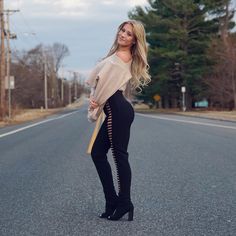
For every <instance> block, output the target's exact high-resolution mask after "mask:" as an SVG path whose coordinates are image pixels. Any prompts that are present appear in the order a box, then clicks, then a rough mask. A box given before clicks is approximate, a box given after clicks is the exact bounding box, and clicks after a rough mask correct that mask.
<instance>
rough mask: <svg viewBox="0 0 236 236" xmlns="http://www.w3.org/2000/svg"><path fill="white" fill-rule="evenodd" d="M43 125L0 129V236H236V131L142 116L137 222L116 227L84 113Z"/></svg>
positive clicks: (136, 162)
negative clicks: (106, 213)
mask: <svg viewBox="0 0 236 236" xmlns="http://www.w3.org/2000/svg"><path fill="white" fill-rule="evenodd" d="M37 122H39V121H37ZM37 122H31V123H28V124H24V125H18V126H12V127H7V128H2V129H0V235H1V236H8V235H9V236H13V235H15V236H21V235H24V236H25V235H27V236H28V235H29V236H31V235H32V236H33V235H37V236H47V235H48V236H51V235H52V236H54V235H55V236H59V235H62V236H67V235H68V236H70V235H79V236H80V235H81V236H86V235H89V236H90V235H91V236H92V235H99V236H103V235H106V236H107V235H114V236H116V235H122V236H126V235H135V236H143V235H148V236H149V235H151V236H156V235H157V236H162V235H163V236H172V235H173V236H175V235H178V236H185V235H186V236H191V235H194V236H203V235H207V236H208V235H212V236H218V235H220V236H229V235H230V236H234V235H236V123H233V122H222V121H213V120H209V119H199V118H189V117H183V116H173V115H139V114H136V117H135V121H134V123H133V125H132V131H131V139H130V146H129V153H130V163H131V168H132V171H133V172H132V200H133V203H134V206H135V212H134V221H133V222H127V221H125V219H123V220H121V221H119V222H110V221H107V220H104V219H100V218H98V217H97V215H98V214H99V213H101V212H102V211H103V208H104V199H103V192H102V189H101V184H100V182H99V179H98V177H97V173H96V170H95V167H94V165H93V163H92V160H91V158H90V156H89V155H88V154H86V150H87V145H88V142H89V139H90V136H91V134H92V131H93V127H94V125H93V124H90V123H88V122H87V119H86V106H83V107H81V108H80V109H79V110H74V111H67V112H65V113H64V114H57V115H54V116H52V117H50V118H48V119H46V120H43V121H41V123H37ZM109 160H110V161H111V164H112V168H113V169H114V164H113V160H112V158H111V155H110V153H109ZM124 218H126V217H124Z"/></svg>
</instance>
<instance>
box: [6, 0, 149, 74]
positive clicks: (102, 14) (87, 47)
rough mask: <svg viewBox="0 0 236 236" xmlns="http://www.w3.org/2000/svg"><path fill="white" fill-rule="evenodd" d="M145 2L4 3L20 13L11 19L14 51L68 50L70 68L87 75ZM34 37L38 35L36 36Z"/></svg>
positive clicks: (64, 0) (51, 0) (46, 0)
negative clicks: (52, 47)
mask: <svg viewBox="0 0 236 236" xmlns="http://www.w3.org/2000/svg"><path fill="white" fill-rule="evenodd" d="M145 2H146V1H145V0H124V1H121V0H99V1H98V0H5V8H6V9H20V13H16V14H13V15H12V16H11V18H10V26H11V31H12V32H14V33H16V34H17V40H12V41H11V45H12V48H13V49H18V50H21V49H26V50H27V49H30V48H33V47H35V46H36V45H37V44H39V43H43V44H44V45H52V44H53V43H54V42H60V43H63V44H65V45H67V46H68V48H69V50H70V52H71V53H70V56H69V57H67V58H66V59H65V61H64V64H65V66H66V67H67V68H74V69H75V68H77V69H78V70H80V71H83V72H84V73H85V72H86V71H88V70H89V69H90V68H91V67H92V66H94V64H95V63H96V62H97V61H98V60H99V59H101V57H103V56H105V55H106V54H107V52H108V50H109V49H110V47H111V45H112V43H113V40H114V37H115V33H116V30H117V27H118V25H119V24H120V23H121V22H123V21H125V20H127V18H128V16H127V12H128V11H129V10H131V9H132V8H133V7H134V5H137V4H141V3H145ZM32 33H36V35H35V36H34V35H33V34H32Z"/></svg>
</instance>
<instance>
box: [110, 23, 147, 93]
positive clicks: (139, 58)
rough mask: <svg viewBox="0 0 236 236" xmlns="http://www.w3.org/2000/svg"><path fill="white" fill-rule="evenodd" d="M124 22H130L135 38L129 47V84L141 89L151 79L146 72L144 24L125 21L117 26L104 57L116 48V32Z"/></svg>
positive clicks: (112, 52)
mask: <svg viewBox="0 0 236 236" xmlns="http://www.w3.org/2000/svg"><path fill="white" fill-rule="evenodd" d="M126 24H130V25H131V26H132V28H133V34H134V38H135V44H133V45H132V47H131V54H132V64H131V74H132V79H131V86H132V88H134V89H139V90H140V91H142V87H144V86H146V85H147V84H148V83H149V82H150V81H151V77H150V75H149V73H148V70H149V65H148V62H147V51H148V47H147V42H146V34H145V29H144V26H143V24H142V23H141V22H140V21H136V20H129V21H125V22H123V23H122V24H121V25H120V26H119V27H118V30H117V34H116V38H115V41H114V43H113V45H112V47H111V49H110V51H109V53H108V55H107V56H106V57H109V56H110V55H112V54H114V53H115V52H116V50H117V49H118V46H119V45H118V34H119V32H120V31H121V29H122V28H123V27H124V25H126Z"/></svg>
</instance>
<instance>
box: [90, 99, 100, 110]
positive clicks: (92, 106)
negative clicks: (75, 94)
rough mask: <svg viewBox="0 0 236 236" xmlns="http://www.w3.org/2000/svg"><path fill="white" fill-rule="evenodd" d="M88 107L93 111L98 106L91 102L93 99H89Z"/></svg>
mask: <svg viewBox="0 0 236 236" xmlns="http://www.w3.org/2000/svg"><path fill="white" fill-rule="evenodd" d="M89 106H90V107H91V108H93V109H96V108H97V107H98V104H97V103H96V102H95V101H94V100H93V98H90V100H89Z"/></svg>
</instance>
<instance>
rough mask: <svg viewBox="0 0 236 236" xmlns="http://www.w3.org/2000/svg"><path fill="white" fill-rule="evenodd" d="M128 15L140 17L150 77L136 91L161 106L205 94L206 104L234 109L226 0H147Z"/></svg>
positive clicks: (234, 67) (234, 46)
mask: <svg viewBox="0 0 236 236" xmlns="http://www.w3.org/2000/svg"><path fill="white" fill-rule="evenodd" d="M148 3H149V6H146V7H140V6H138V7H135V8H134V9H133V10H132V11H131V12H129V18H130V19H136V20H140V21H141V22H143V24H144V25H145V29H146V33H147V42H148V46H149V54H148V61H149V65H150V74H151V76H152V81H151V83H150V84H149V86H148V87H145V88H144V89H143V91H142V92H141V93H140V94H138V95H137V96H138V97H139V98H141V99H143V100H144V101H145V102H147V103H150V102H151V103H155V100H154V96H155V95H159V96H160V97H161V106H162V107H163V108H177V107H181V100H182V93H181V87H182V86H185V87H186V97H187V99H186V100H187V107H188V108H194V107H195V104H196V102H197V101H201V100H203V99H206V100H207V101H208V103H209V107H212V108H229V109H236V33H235V32H233V31H232V29H233V28H234V26H235V22H234V21H233V17H234V12H235V10H234V7H233V5H232V4H233V2H232V1H231V0H178V1H176V0H149V1H148Z"/></svg>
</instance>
